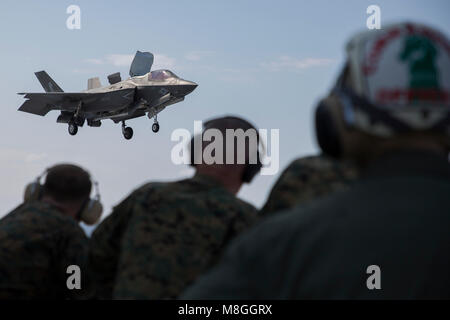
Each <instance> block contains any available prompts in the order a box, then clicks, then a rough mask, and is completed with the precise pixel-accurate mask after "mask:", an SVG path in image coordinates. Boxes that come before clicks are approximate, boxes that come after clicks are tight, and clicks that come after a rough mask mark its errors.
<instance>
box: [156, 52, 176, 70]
mask: <svg viewBox="0 0 450 320" xmlns="http://www.w3.org/2000/svg"><path fill="white" fill-rule="evenodd" d="M175 62H176V60H175V59H174V58H170V57H168V56H166V55H164V54H155V60H154V63H153V67H152V69H172V68H173V67H175Z"/></svg>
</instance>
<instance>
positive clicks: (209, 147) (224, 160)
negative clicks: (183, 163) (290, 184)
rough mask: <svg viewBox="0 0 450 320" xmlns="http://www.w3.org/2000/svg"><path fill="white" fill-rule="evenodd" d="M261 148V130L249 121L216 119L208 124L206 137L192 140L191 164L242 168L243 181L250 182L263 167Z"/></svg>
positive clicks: (205, 127)
mask: <svg viewBox="0 0 450 320" xmlns="http://www.w3.org/2000/svg"><path fill="white" fill-rule="evenodd" d="M260 145H261V146H262V142H261V141H260V137H259V134H258V130H257V129H256V127H255V126H254V125H252V124H251V123H250V122H248V121H247V120H244V119H242V118H240V117H236V116H224V117H218V118H213V119H210V120H207V121H205V122H204V128H203V132H202V134H201V135H198V136H195V137H194V138H193V139H192V141H191V146H190V149H191V164H192V165H193V166H196V167H197V168H198V166H199V165H200V166H209V167H211V168H216V169H218V170H233V169H236V168H239V167H242V168H243V173H242V177H241V179H242V181H243V182H250V181H251V180H252V179H253V177H254V176H255V175H256V174H257V173H258V172H259V170H260V169H261V166H262V164H261V161H260V155H261V154H260V151H259V146H260ZM262 148H263V147H262Z"/></svg>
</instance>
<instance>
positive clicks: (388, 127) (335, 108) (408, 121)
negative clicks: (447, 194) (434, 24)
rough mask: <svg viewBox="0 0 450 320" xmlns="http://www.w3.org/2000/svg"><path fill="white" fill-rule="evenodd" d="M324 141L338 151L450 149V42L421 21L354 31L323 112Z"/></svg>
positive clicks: (319, 129)
mask: <svg viewBox="0 0 450 320" xmlns="http://www.w3.org/2000/svg"><path fill="white" fill-rule="evenodd" d="M316 133H317V139H318V142H319V145H320V146H321V148H322V149H323V150H324V151H325V152H326V153H328V154H330V155H332V156H335V157H349V158H356V159H359V160H361V159H363V158H368V157H372V156H375V155H376V154H377V153H381V152H383V151H385V150H388V149H389V150H392V149H402V148H404V149H405V148H415V147H420V148H436V149H441V150H442V151H444V150H448V149H449V147H450V136H449V133H450V42H449V40H448V39H447V38H446V37H445V36H444V35H443V34H441V33H440V32H438V31H436V30H433V29H432V28H429V27H426V26H423V25H420V24H413V23H401V24H395V25H390V26H387V27H385V28H383V29H381V30H371V31H366V32H363V33H360V34H358V35H356V36H354V37H353V38H352V39H351V40H350V41H349V43H348V45H347V61H346V64H345V66H344V68H343V71H342V73H341V75H340V77H339V79H338V80H337V82H336V85H335V87H334V88H333V90H332V92H331V93H330V94H329V96H328V97H326V98H325V99H324V100H322V101H321V102H320V103H319V106H318V108H317V112H316Z"/></svg>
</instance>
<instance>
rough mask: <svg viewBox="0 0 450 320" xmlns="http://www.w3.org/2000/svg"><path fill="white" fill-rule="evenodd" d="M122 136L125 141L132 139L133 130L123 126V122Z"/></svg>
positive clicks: (123, 124)
mask: <svg viewBox="0 0 450 320" xmlns="http://www.w3.org/2000/svg"><path fill="white" fill-rule="evenodd" d="M122 134H123V137H124V138H125V139H127V140H130V139H131V138H133V129H132V128H131V127H127V126H125V121H122Z"/></svg>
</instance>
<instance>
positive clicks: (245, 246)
mask: <svg viewBox="0 0 450 320" xmlns="http://www.w3.org/2000/svg"><path fill="white" fill-rule="evenodd" d="M349 197H350V195H348V192H344V193H342V194H333V195H331V196H328V197H325V198H322V199H320V200H319V201H311V202H309V203H307V204H304V205H300V206H297V207H294V208H292V209H289V210H284V211H280V212H279V213H277V214H276V215H273V216H270V217H268V218H265V219H264V220H262V221H261V222H259V223H258V224H257V225H256V226H255V227H254V228H252V229H250V230H249V231H248V232H246V233H245V234H243V235H242V236H240V237H239V238H238V239H236V241H235V242H234V244H233V246H232V249H231V250H232V251H233V254H237V255H238V256H240V257H245V256H246V255H250V256H252V257H255V258H256V260H254V259H252V261H258V260H257V259H258V258H259V259H261V260H260V262H261V261H262V263H266V264H270V263H272V262H273V263H274V264H276V263H277V261H279V260H278V259H279V258H280V257H282V256H284V255H285V254H286V255H288V256H289V255H290V253H288V252H286V251H289V252H291V250H292V248H293V246H295V250H297V249H298V250H302V248H303V249H305V250H306V249H307V248H308V244H309V243H312V242H313V239H314V241H316V240H317V239H318V238H320V237H321V236H322V235H325V234H327V232H328V231H330V229H332V228H333V224H336V223H337V221H339V219H340V217H342V216H343V215H345V214H346V211H347V209H346V206H347V203H348V198H349ZM350 198H351V197H350ZM268 250H270V253H271V254H270V256H268V255H267V252H268ZM280 259H281V258H280ZM260 262H258V263H260Z"/></svg>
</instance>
